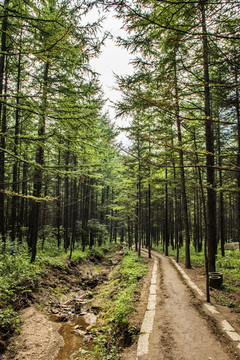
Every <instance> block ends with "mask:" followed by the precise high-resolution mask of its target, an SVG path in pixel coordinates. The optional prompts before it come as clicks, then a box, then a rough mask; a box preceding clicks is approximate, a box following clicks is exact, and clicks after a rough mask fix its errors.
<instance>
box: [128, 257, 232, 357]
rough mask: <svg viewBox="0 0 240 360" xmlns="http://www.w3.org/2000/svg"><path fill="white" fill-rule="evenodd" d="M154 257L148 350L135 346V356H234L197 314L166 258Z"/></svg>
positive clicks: (190, 298) (194, 301)
mask: <svg viewBox="0 0 240 360" xmlns="http://www.w3.org/2000/svg"><path fill="white" fill-rule="evenodd" d="M157 258H158V271H157V281H156V298H157V302H156V307H155V316H154V321H153V327H152V331H151V334H150V336H149V346H148V354H145V355H141V351H140V352H139V350H138V356H137V359H138V360H230V359H237V357H232V356H231V355H230V354H229V353H227V351H226V347H225V345H224V344H222V343H221V341H220V338H218V337H217V334H214V333H213V330H212V329H211V328H210V326H209V323H208V322H207V320H205V319H204V318H203V317H202V316H201V315H200V314H199V312H198V310H197V309H196V306H198V304H197V300H196V299H195V298H194V297H193V296H192V295H191V293H190V291H189V289H188V288H187V286H186V285H185V284H184V283H183V281H182V279H181V278H180V276H179V274H178V272H177V270H176V269H175V268H174V267H173V266H172V264H171V263H170V261H169V259H168V258H166V257H164V256H161V255H158V257H157ZM152 286H153V285H151V287H152ZM152 293H154V289H152ZM150 294H151V288H150ZM147 311H148V310H147ZM150 311H151V310H150ZM142 335H144V334H142ZM140 336H141V335H140ZM135 359H136V357H135ZM129 360H130V358H129Z"/></svg>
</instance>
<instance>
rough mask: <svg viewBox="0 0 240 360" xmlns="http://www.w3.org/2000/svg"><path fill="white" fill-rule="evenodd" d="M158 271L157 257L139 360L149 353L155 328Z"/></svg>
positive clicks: (141, 336)
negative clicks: (151, 336) (150, 338)
mask: <svg viewBox="0 0 240 360" xmlns="http://www.w3.org/2000/svg"><path fill="white" fill-rule="evenodd" d="M157 272H158V263H157V260H156V258H155V260H154V265H153V269H152V277H151V284H150V287H149V296H148V304H147V310H146V312H145V315H144V319H143V322H142V326H141V330H140V335H139V338H138V346H137V358H136V360H138V359H139V357H140V356H143V355H147V354H148V348H149V337H150V334H151V333H152V329H153V322H154V317H155V311H156V304H157Z"/></svg>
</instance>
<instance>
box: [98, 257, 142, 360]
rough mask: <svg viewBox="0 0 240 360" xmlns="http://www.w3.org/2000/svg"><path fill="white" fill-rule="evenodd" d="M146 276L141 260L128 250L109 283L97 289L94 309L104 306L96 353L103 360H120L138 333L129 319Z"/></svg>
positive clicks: (111, 275)
mask: <svg viewBox="0 0 240 360" xmlns="http://www.w3.org/2000/svg"><path fill="white" fill-rule="evenodd" d="M145 273H146V265H145V263H144V260H143V259H142V258H139V257H138V255H137V254H136V253H135V252H133V251H131V250H125V252H124V256H123V258H122V261H121V264H120V265H119V266H117V267H115V268H114V270H113V272H112V273H111V274H110V277H109V278H110V279H111V280H110V281H109V282H108V283H107V284H105V285H103V286H101V287H99V288H98V295H97V297H96V299H95V300H94V303H93V306H99V304H100V305H101V308H102V314H103V315H102V320H101V321H102V327H101V329H100V331H99V330H97V329H96V335H97V337H96V342H97V345H96V348H95V352H96V354H98V356H100V359H104V360H113V359H114V360H118V359H119V353H120V351H121V346H124V343H125V342H126V341H131V340H130V339H131V337H132V336H134V334H136V333H137V331H138V329H137V328H136V327H135V326H133V325H130V322H129V319H130V315H131V314H132V312H133V311H134V304H135V301H136V300H137V296H138V286H137V285H138V282H139V280H140V279H141V277H142V276H143V275H144V274H145Z"/></svg>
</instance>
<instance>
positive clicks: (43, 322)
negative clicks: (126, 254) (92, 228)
mask: <svg viewBox="0 0 240 360" xmlns="http://www.w3.org/2000/svg"><path fill="white" fill-rule="evenodd" d="M120 259H121V254H116V255H114V256H111V257H108V258H106V259H105V260H104V261H101V259H95V258H91V259H90V261H89V260H88V261H86V262H85V261H82V262H81V264H76V263H74V262H71V261H68V262H67V267H66V269H65V270H64V271H62V270H61V269H49V272H48V273H47V274H45V275H44V277H43V278H42V281H41V284H40V286H39V290H38V291H37V292H36V293H34V294H33V295H32V298H31V301H29V305H30V306H28V307H26V308H25V309H23V310H22V311H21V327H20V334H19V335H15V336H14V337H13V338H12V339H11V340H10V344H9V346H8V348H7V350H6V351H5V352H4V353H3V354H2V355H0V359H1V360H23V359H24V360H33V359H34V360H46V359H47V360H66V359H71V360H72V359H76V358H77V356H78V355H79V352H81V351H82V352H83V353H84V352H87V350H88V349H89V348H90V347H91V346H92V334H91V328H92V326H93V324H94V323H95V322H96V314H95V313H94V312H93V310H92V309H91V304H90V300H91V298H92V296H93V295H92V294H93V291H94V289H95V287H96V286H97V285H99V284H102V283H104V282H106V281H108V273H109V272H110V271H111V269H112V268H113V267H114V266H116V265H117V264H118V263H119V261H120ZM78 358H79V357H78Z"/></svg>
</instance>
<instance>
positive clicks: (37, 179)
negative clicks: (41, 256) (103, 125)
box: [28, 62, 49, 263]
mask: <svg viewBox="0 0 240 360" xmlns="http://www.w3.org/2000/svg"><path fill="white" fill-rule="evenodd" d="M48 74H49V62H46V63H45V66H44V74H43V95H42V115H41V118H40V121H39V128H38V136H39V138H41V139H43V137H44V135H45V126H46V109H47V85H48ZM41 141H44V140H41ZM35 162H36V167H35V172H34V184H33V196H34V197H37V198H39V197H40V196H41V190H42V183H43V166H44V146H43V143H40V144H39V145H38V148H37V151H36V159H35ZM40 209H41V203H40V202H39V201H35V200H32V205H31V209H30V215H29V229H28V246H29V248H30V251H31V263H33V262H34V261H35V258H36V254H37V238H38V230H39V218H40Z"/></svg>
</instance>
